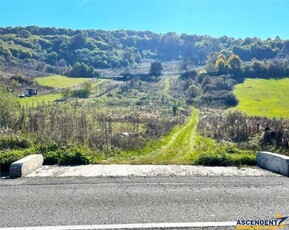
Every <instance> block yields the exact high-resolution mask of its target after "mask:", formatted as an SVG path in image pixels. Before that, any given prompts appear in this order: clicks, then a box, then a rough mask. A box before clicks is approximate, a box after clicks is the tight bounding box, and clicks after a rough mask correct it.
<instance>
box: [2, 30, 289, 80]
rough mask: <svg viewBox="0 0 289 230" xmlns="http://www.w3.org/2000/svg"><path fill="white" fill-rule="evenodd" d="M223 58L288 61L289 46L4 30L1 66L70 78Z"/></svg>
mask: <svg viewBox="0 0 289 230" xmlns="http://www.w3.org/2000/svg"><path fill="white" fill-rule="evenodd" d="M220 52H221V53H224V54H225V55H226V56H231V55H232V54H235V55H238V56H239V57H240V59H242V60H243V61H245V62H246V61H251V60H252V59H254V60H259V61H263V60H264V59H265V60H266V59H274V58H277V59H284V58H286V57H288V55H289V40H282V39H280V38H279V37H276V38H275V39H271V38H268V39H267V40H261V39H259V38H245V39H235V38H231V37H227V36H223V37H219V38H213V37H210V36H207V35H205V36H198V35H188V34H180V35H179V34H176V33H174V32H170V33H166V34H158V33H153V32H150V31H131V30H118V31H104V30H72V29H66V28H54V27H37V26H27V27H6V28H0V62H5V63H7V62H10V63H15V62H16V63H17V62H19V61H22V62H25V63H32V64H33V65H34V66H35V68H36V69H37V70H40V71H47V72H55V68H58V69H59V68H60V69H63V71H65V72H67V73H71V75H75V74H82V73H81V71H84V72H86V73H85V74H88V75H89V76H93V75H94V72H93V69H105V68H120V67H126V66H130V65H134V64H137V63H140V62H141V61H143V60H146V59H152V60H157V61H171V60H186V61H189V62H191V63H193V65H195V66H199V65H205V64H206V63H207V62H208V61H210V59H212V58H214V55H216V54H218V53H220ZM219 64H221V63H219ZM79 67H80V68H81V70H79ZM74 68H76V70H75V69H74ZM77 71H79V72H80V73H79V72H77Z"/></svg>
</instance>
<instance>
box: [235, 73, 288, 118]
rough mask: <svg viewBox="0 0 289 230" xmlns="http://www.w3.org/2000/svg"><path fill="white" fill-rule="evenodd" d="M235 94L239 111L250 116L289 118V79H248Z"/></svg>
mask: <svg viewBox="0 0 289 230" xmlns="http://www.w3.org/2000/svg"><path fill="white" fill-rule="evenodd" d="M234 93H235V95H236V97H237V98H238V100H239V105H238V106H237V109H239V110H241V111H244V112H245V113H247V114H248V115H250V116H263V117H271V118H281V117H282V118H289V78H284V79H269V80H265V79H246V80H245V82H244V83H242V84H239V85H237V86H236V87H235V90H234Z"/></svg>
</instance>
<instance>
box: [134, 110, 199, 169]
mask: <svg viewBox="0 0 289 230" xmlns="http://www.w3.org/2000/svg"><path fill="white" fill-rule="evenodd" d="M198 117H199V111H198V110H197V109H193V110H192V113H191V115H190V117H189V118H188V120H187V121H186V123H185V124H184V125H183V126H181V127H180V126H178V127H176V128H175V129H174V130H173V131H172V133H171V134H170V135H169V136H168V137H167V141H166V143H165V144H164V145H162V146H161V147H160V148H158V149H156V150H154V151H152V152H150V153H149V154H147V155H145V156H142V157H141V159H139V160H138V162H139V163H152V164H181V163H182V164H187V163H188V162H187V157H188V156H190V155H191V154H192V152H193V150H194V143H195V139H196V136H197V135H196V128H197V124H198Z"/></svg>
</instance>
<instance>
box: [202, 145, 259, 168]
mask: <svg viewBox="0 0 289 230" xmlns="http://www.w3.org/2000/svg"><path fill="white" fill-rule="evenodd" d="M196 163H197V164H200V165H205V166H240V165H256V156H255V154H253V153H252V152H250V151H241V150H237V149H231V148H221V149H217V150H216V151H212V152H205V153H204V154H202V155H200V156H199V157H198V159H197V162H196Z"/></svg>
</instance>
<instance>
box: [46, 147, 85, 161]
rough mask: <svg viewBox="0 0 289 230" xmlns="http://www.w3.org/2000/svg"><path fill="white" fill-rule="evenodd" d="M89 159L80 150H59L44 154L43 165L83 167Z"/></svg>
mask: <svg viewBox="0 0 289 230" xmlns="http://www.w3.org/2000/svg"><path fill="white" fill-rule="evenodd" d="M88 163H89V158H88V157H87V156H85V153H84V151H83V150H82V149H73V150H70V149H59V150H57V151H51V152H48V153H45V154H44V164H48V165H54V164H58V165H85V164H88Z"/></svg>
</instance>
